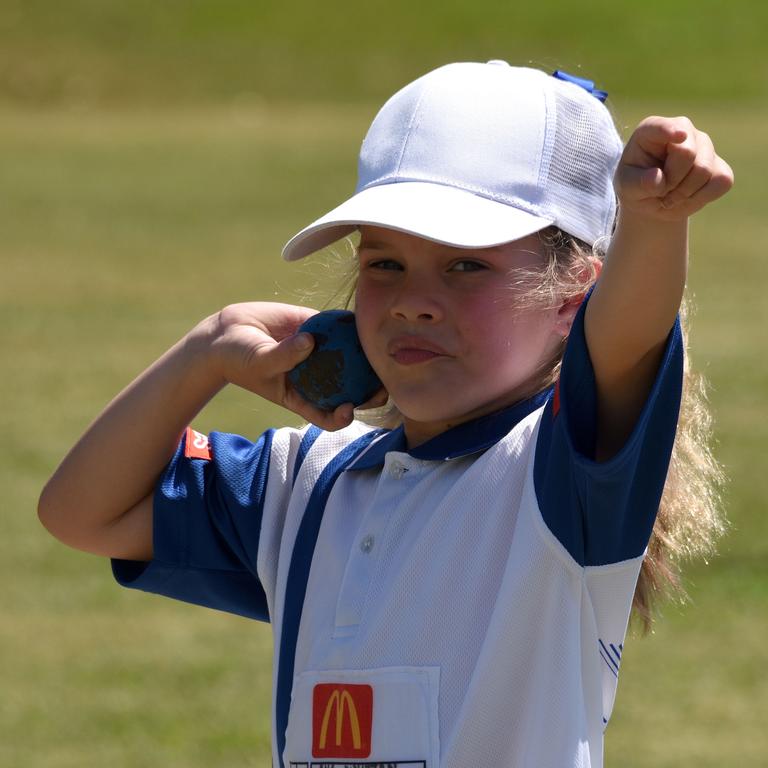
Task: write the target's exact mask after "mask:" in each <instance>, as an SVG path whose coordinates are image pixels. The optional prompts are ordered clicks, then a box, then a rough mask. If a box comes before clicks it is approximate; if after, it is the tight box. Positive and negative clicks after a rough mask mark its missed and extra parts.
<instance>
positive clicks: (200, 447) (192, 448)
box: [184, 427, 211, 461]
mask: <svg viewBox="0 0 768 768" xmlns="http://www.w3.org/2000/svg"><path fill="white" fill-rule="evenodd" d="M184 455H185V456H186V457H187V458H188V459H205V460H206V461H210V460H211V446H210V443H209V442H208V437H207V435H204V434H202V433H201V432H197V431H196V430H194V429H192V427H187V431H186V440H185V442H184Z"/></svg>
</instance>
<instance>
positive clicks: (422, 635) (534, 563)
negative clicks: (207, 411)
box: [113, 307, 683, 768]
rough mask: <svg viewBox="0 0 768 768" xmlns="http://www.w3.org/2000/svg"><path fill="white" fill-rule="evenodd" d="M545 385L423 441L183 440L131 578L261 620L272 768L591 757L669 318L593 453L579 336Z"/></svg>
mask: <svg viewBox="0 0 768 768" xmlns="http://www.w3.org/2000/svg"><path fill="white" fill-rule="evenodd" d="M583 314H584V309H583V307H582V310H581V311H580V313H579V316H578V318H577V320H576V322H575V324H574V328H573V330H572V333H571V336H570V338H569V342H568V347H567V350H566V355H565V359H564V362H563V368H562V374H561V378H560V383H559V388H558V389H559V391H558V392H553V391H552V390H546V391H544V392H542V393H540V394H538V395H536V396H535V397H533V398H531V399H530V400H526V401H524V402H521V403H518V404H517V405H514V406H512V407H511V408H507V409H506V410H503V411H500V412H498V413H494V414H491V415H487V416H484V417H482V418H479V419H477V420H475V421H472V422H468V423H464V424H461V425H459V426H458V427H455V428H454V429H451V430H449V431H447V432H445V433H443V434H441V435H439V436H437V437H435V438H434V439H432V440H430V441H429V442H427V443H424V444H422V445H420V446H418V447H417V448H415V449H413V450H410V451H409V450H408V449H407V446H406V442H405V438H404V434H403V430H402V429H401V428H400V429H395V430H392V431H387V430H377V429H372V428H371V427H369V426H367V425H364V424H360V423H354V424H353V425H351V426H350V427H348V428H347V429H345V430H342V431H339V432H333V433H330V432H322V431H321V430H319V429H317V428H315V427H306V428H304V429H279V430H276V431H269V432H267V433H265V434H264V435H262V436H261V437H260V438H259V439H258V440H257V441H256V442H255V443H254V442H251V441H249V440H246V439H245V438H242V437H238V436H235V435H230V434H222V433H216V432H214V433H212V434H211V435H210V436H208V437H203V436H200V435H198V434H197V433H194V432H192V431H191V430H188V431H187V435H186V437H185V439H184V440H182V442H181V444H180V445H179V448H178V450H177V453H176V455H175V456H174V458H173V460H172V461H171V463H170V464H169V466H168V467H167V469H166V470H165V472H164V474H163V476H162V477H161V479H160V481H159V483H158V486H157V490H156V495H155V512H154V551H155V556H154V560H153V561H152V562H151V563H136V562H128V561H114V562H113V569H114V573H115V576H116V578H117V579H118V581H119V582H120V583H121V584H123V585H125V586H129V587H134V588H138V589H143V590H146V591H150V592H156V593H159V594H164V595H167V596H170V597H174V598H177V599H180V600H185V601H189V602H193V603H197V604H200V605H204V606H208V607H211V608H217V609H220V610H224V611H231V612H234V613H237V614H241V615H243V616H248V617H252V618H255V619H259V620H263V621H269V622H271V623H272V626H273V631H274V639H275V645H274V648H275V650H274V685H273V713H272V715H273V717H272V746H273V764H274V766H275V768H277V767H278V766H279V768H310V767H311V766H323V768H325V767H326V766H346V767H349V766H378V765H387V766H397V767H398V768H467V767H468V766H489V767H490V766H505V768H513V767H514V768H566V767H567V768H571V767H572V768H599V767H600V766H602V764H603V730H604V728H605V726H606V724H607V722H608V719H609V718H610V714H611V709H612V707H613V701H614V695H615V692H616V683H617V677H618V672H619V666H620V663H621V654H622V648H623V642H624V636H625V633H626V628H627V622H628V617H629V611H630V607H631V602H632V596H633V593H634V589H635V583H636V580H637V576H638V572H639V569H640V565H641V562H642V559H643V555H644V552H645V549H646V545H647V542H648V539H649V536H650V533H651V530H652V527H653V523H654V519H655V515H656V511H657V508H658V504H659V500H660V498H661V493H662V489H663V486H664V481H665V477H666V472H667V466H668V462H669V457H670V453H671V449H672V444H673V440H674V434H675V427H676V422H677V414H678V408H679V402H680V394H681V382H682V369H683V345H682V342H681V336H680V329H679V326H678V325H677V324H676V325H675V327H674V328H673V330H672V331H671V333H670V336H669V339H668V342H667V347H666V352H665V355H664V359H663V362H662V364H661V366H660V369H659V371H658V374H657V378H656V381H655V384H654V386H653V389H652V391H651V393H650V395H649V397H648V400H647V402H646V404H645V407H644V409H643V411H642V414H641V416H640V418H639V420H638V423H637V424H636V426H635V428H634V431H633V432H632V434H631V436H630V437H629V439H628V440H627V442H626V445H625V446H624V447H623V448H622V450H621V451H620V452H619V453H618V454H617V455H616V456H614V457H613V458H612V459H611V460H610V461H607V462H603V463H597V462H595V461H594V460H593V456H594V441H595V421H596V412H595V411H596V402H595V383H594V375H593V372H592V367H591V363H590V361H589V356H588V353H587V347H586V342H585V339H584V329H583Z"/></svg>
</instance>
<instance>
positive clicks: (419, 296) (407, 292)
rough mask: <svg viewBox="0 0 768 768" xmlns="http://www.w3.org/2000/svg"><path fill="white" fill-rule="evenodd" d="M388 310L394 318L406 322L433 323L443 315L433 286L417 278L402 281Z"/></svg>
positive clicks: (440, 303)
mask: <svg viewBox="0 0 768 768" xmlns="http://www.w3.org/2000/svg"><path fill="white" fill-rule="evenodd" d="M390 311H391V313H392V316H393V317H394V318H396V319H398V320H405V321H408V322H422V323H423V322H427V323H433V322H437V321H438V320H441V319H442V318H443V315H444V310H443V307H442V302H441V301H440V297H439V295H438V293H437V291H435V289H434V286H430V285H429V284H428V282H427V281H424V280H420V279H418V278H411V279H408V280H405V281H403V283H402V284H401V285H400V290H399V291H398V292H397V295H396V296H395V297H394V300H393V301H392V305H391V308H390Z"/></svg>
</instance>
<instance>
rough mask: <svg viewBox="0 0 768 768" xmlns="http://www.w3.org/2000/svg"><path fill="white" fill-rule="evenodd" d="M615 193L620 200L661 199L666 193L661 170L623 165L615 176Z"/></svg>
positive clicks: (664, 180) (665, 183)
mask: <svg viewBox="0 0 768 768" xmlns="http://www.w3.org/2000/svg"><path fill="white" fill-rule="evenodd" d="M616 191H617V193H618V195H619V197H620V198H624V199H631V200H643V199H646V198H649V197H663V196H664V195H665V194H666V193H667V180H666V179H665V178H664V171H662V170H661V168H640V167H638V166H636V165H625V166H624V167H623V168H621V169H620V170H619V173H618V174H617V176H616Z"/></svg>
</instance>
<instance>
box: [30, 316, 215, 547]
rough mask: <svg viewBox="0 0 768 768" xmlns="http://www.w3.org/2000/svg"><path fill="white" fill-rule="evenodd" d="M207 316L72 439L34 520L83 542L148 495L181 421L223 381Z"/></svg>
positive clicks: (65, 537)
mask: <svg viewBox="0 0 768 768" xmlns="http://www.w3.org/2000/svg"><path fill="white" fill-rule="evenodd" d="M211 323H212V319H211V318H209V319H208V320H206V321H203V323H201V324H200V325H199V326H198V327H197V328H196V329H194V330H193V331H192V332H191V333H190V334H188V335H187V336H186V337H184V338H183V339H182V340H181V341H179V342H178V343H177V344H176V345H175V346H174V347H172V348H171V349H170V350H169V351H168V352H167V353H166V354H165V355H163V356H162V357H161V358H160V359H159V360H158V361H157V362H156V363H154V364H153V365H152V366H151V367H150V368H148V369H147V370H146V371H145V372H144V373H143V374H142V375H141V376H139V377H138V378H137V379H136V380H135V381H134V382H133V383H132V384H130V385H129V386H128V387H127V388H126V389H125V390H124V391H123V392H121V393H120V394H119V395H118V396H117V397H116V398H115V399H114V400H113V401H112V402H111V403H110V404H109V405H108V406H107V408H106V409H105V410H104V411H103V412H102V413H101V415H99V416H98V418H97V419H96V420H95V421H94V422H93V424H92V425H91V426H90V427H89V428H88V429H87V431H86V432H85V434H84V435H83V436H82V437H81V438H80V440H78V442H77V443H76V444H75V445H74V447H73V448H72V449H71V451H70V452H69V453H68V455H67V456H66V457H65V459H64V460H63V461H62V463H61V465H60V466H59V467H58V469H57V470H56V472H55V473H54V475H53V476H52V477H51V479H50V480H49V481H48V483H47V485H46V487H45V489H44V490H43V493H42V495H41V498H40V507H39V513H40V518H41V520H42V521H43V523H44V524H45V525H46V527H47V528H48V529H49V530H51V532H52V533H54V535H56V536H57V537H59V538H61V539H62V540H63V541H65V542H66V543H68V544H71V545H72V546H82V548H88V547H87V546H86V544H87V540H88V539H89V538H90V537H91V535H92V532H94V531H99V530H100V529H104V528H106V527H108V526H110V525H112V524H114V522H115V521H116V520H118V519H119V518H120V517H121V516H122V515H123V514H124V513H126V512H127V511H128V510H130V509H132V508H133V507H134V506H135V505H136V504H138V503H139V502H140V501H141V500H142V499H144V498H145V497H146V496H147V495H149V494H151V493H152V490H153V488H154V485H155V483H156V481H157V478H158V476H159V475H160V473H161V471H162V470H163V468H164V466H165V465H166V464H167V462H168V461H169V459H170V458H171V456H172V455H173V452H174V450H175V448H176V445H177V444H178V440H179V437H180V435H181V433H182V431H183V429H184V427H185V426H186V425H187V424H188V423H189V422H190V421H191V420H192V419H193V418H194V416H195V415H196V414H197V413H198V412H199V411H200V410H201V409H202V408H203V406H204V405H205V404H206V403H207V402H208V401H209V400H210V399H211V398H212V397H213V396H214V395H215V394H216V392H218V391H219V390H220V389H221V387H222V386H223V385H224V379H223V378H222V377H221V376H220V375H218V374H217V373H216V371H215V370H213V368H212V367H211V366H210V365H209V362H210V356H209V354H208V335H209V334H208V328H209V327H210V325H211Z"/></svg>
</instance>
